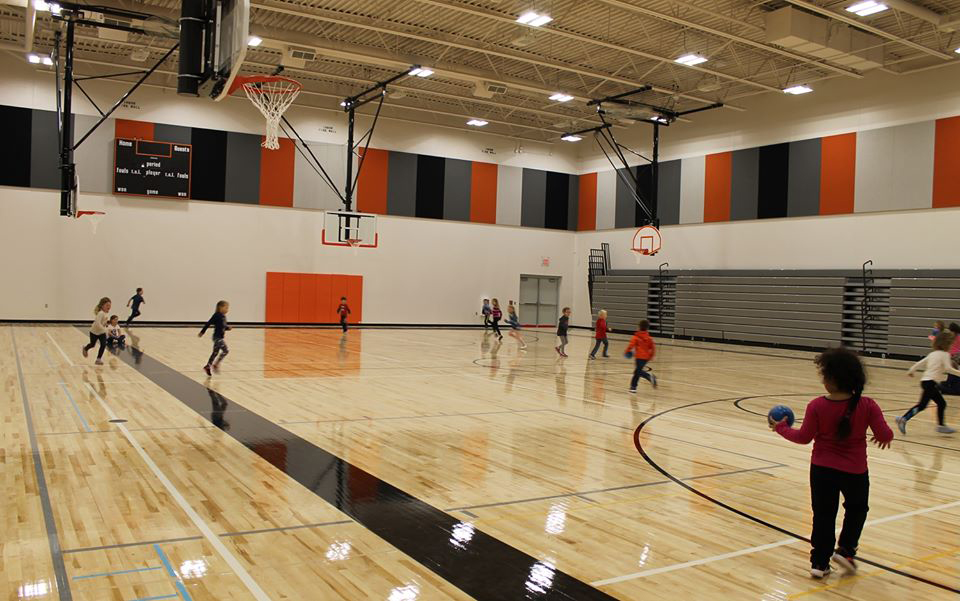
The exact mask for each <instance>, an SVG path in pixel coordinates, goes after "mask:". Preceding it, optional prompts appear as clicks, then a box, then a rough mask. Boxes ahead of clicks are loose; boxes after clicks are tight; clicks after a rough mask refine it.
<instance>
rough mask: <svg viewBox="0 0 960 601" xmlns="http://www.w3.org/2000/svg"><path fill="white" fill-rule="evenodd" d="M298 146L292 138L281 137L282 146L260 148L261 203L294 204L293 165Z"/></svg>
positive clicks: (289, 205) (279, 205) (285, 205)
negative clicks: (274, 148)
mask: <svg viewBox="0 0 960 601" xmlns="http://www.w3.org/2000/svg"><path fill="white" fill-rule="evenodd" d="M294 152H296V148H295V147H294V145H293V141H292V140H290V138H280V148H278V149H276V150H269V149H267V148H263V147H261V148H260V204H262V205H270V206H274V207H292V206H293V165H294Z"/></svg>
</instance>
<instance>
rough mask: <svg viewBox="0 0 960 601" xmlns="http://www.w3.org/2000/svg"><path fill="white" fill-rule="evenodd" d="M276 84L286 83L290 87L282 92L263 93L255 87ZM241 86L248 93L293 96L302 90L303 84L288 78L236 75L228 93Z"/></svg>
mask: <svg viewBox="0 0 960 601" xmlns="http://www.w3.org/2000/svg"><path fill="white" fill-rule="evenodd" d="M276 82H283V83H287V84H290V86H291V87H289V88H287V89H284V90H270V91H269V92H265V91H264V90H262V89H260V88H258V87H256V84H258V83H276ZM241 86H243V87H244V88H246V89H247V90H249V91H250V92H255V93H257V94H264V93H269V94H295V93H298V92H300V90H302V89H303V84H302V83H300V82H299V81H297V80H296V79H290V78H289V77H283V76H281V75H238V76H236V77H234V78H233V85H231V86H230V93H231V94H233V93H234V92H236V91H237V89H239V88H240V87H241Z"/></svg>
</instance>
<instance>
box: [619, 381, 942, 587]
mask: <svg viewBox="0 0 960 601" xmlns="http://www.w3.org/2000/svg"><path fill="white" fill-rule="evenodd" d="M766 396H770V395H756V396H748V397H741V398H739V399H736V400H734V399H712V400H709V401H698V402H696V403H688V404H686V405H680V406H677V407H673V408H671V409H665V410H663V411H661V412H659V413H655V414H653V415H651V416H650V417H648V418H647V419H645V420H643V422H641V423H640V425H639V426H637V429H636V430H634V432H633V444H634V446H635V447H636V448H637V451H638V452H639V453H640V455H641V456H642V457H643V459H644V460H645V461H646V462H647V463H648V464H650V467H652V468H654V469H655V470H657V471H658V472H660V473H661V474H663V475H664V476H666V477H667V478H669V479H670V480H672V481H673V482H674V483H676V484H679V485H680V486H682V487H683V488H685V489H687V490H688V491H690V492H692V493H693V494H695V495H697V496H698V497H701V498H702V499H706V500H707V501H710V502H711V503H713V504H714V505H717V506H719V507H722V508H724V509H726V510H727V511H730V512H733V513H735V514H737V515H739V516H740V517H743V518H746V519H748V520H750V521H751V522H754V523H756V524H760V525H761V526H766V527H767V528H770V529H771V530H775V531H777V532H780V533H782V534H786V535H787V536H792V537H793V538H796V539H798V540H802V541H805V542H807V543H809V542H810V539H809V538H807V537H805V536H803V535H800V534H797V533H796V532H791V531H790V530H787V529H786V528H782V527H780V526H777V525H776V524H771V523H770V522H768V521H766V520H764V519H762V518H758V517H757V516H755V515H752V514H749V513H747V512H746V511H743V510H742V509H737V508H736V507H733V506H732V505H728V504H727V503H724V502H723V501H721V500H719V499H716V498H714V497H711V496H710V495H708V494H707V493H705V492H703V491H701V490H699V489H696V488H694V487H693V486H690V485H689V484H687V483H686V482H684V481H683V480H681V479H680V478H677V477H676V476H674V475H673V474H671V473H670V472H668V471H667V470H665V469H664V468H662V467H660V465H659V464H658V463H657V462H656V461H654V460H653V458H652V457H650V456H649V455H648V454H647V452H646V450H644V448H643V445H642V444H640V433H641V432H642V431H643V428H644V427H645V426H646V425H647V424H649V423H650V422H652V421H653V420H655V419H656V418H658V417H660V416H661V415H665V414H667V413H672V412H674V411H679V410H681V409H689V408H690V407H699V406H701V405H707V404H710V403H720V402H724V401H727V402H729V401H734V402H738V401H745V400H748V399H757V398H764V397H766ZM773 396H786V395H782V394H781V395H773ZM857 561H859V562H860V563H864V564H867V565H871V566H873V567H875V568H880V569H881V570H884V571H886V572H890V573H891V574H896V575H898V576H903V577H904V578H909V579H911V580H915V581H917V582H922V583H923V584H929V585H930V586H933V587H936V588H939V589H942V590H945V591H949V592H951V593H960V589H957V588H955V587H952V586H950V585H948V584H943V583H940V582H937V581H935V580H930V579H928V578H924V577H923V576H918V575H917V574H911V573H910V572H906V571H904V570H901V569H899V568H896V567H893V566H888V565H886V564H882V563H880V562H878V561H875V560H873V559H869V558H866V557H863V556H860V555H858V556H857Z"/></svg>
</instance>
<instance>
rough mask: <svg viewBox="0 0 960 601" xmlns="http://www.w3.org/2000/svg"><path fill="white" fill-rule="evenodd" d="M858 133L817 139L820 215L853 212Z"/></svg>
mask: <svg viewBox="0 0 960 601" xmlns="http://www.w3.org/2000/svg"><path fill="white" fill-rule="evenodd" d="M856 172H857V134H855V133H853V134H841V135H839V136H827V137H825V138H821V139H820V214H821V215H844V214H847V213H853V199H854V196H853V195H854V191H855V187H856Z"/></svg>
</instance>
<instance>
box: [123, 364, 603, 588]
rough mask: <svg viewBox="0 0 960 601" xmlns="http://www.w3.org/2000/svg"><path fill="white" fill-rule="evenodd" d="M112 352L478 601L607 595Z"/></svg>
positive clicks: (197, 389) (181, 378)
mask: <svg viewBox="0 0 960 601" xmlns="http://www.w3.org/2000/svg"><path fill="white" fill-rule="evenodd" d="M118 356H119V357H121V358H122V359H123V361H124V362H126V363H127V364H128V365H130V366H131V367H133V368H134V369H136V370H138V371H140V372H141V373H142V374H143V375H144V376H145V377H146V378H147V379H149V380H150V381H152V382H153V383H155V384H157V385H158V386H160V387H161V388H162V389H164V390H165V391H167V392H168V393H170V394H171V395H172V396H173V397H174V398H176V399H178V400H179V401H180V402H182V403H183V404H184V405H186V406H187V407H189V408H190V409H193V410H194V411H195V412H196V413H197V414H199V415H200V416H202V417H203V418H204V419H207V420H209V421H210V422H211V423H213V424H214V425H218V426H223V427H224V431H225V432H226V433H227V434H228V435H230V436H231V437H233V438H234V439H235V440H236V441H237V442H239V443H241V444H243V445H244V446H246V447H247V448H248V449H250V450H251V451H253V452H254V453H257V454H258V455H259V456H260V457H262V458H263V459H265V460H266V461H268V462H269V463H271V464H272V465H273V466H274V467H276V468H278V469H280V470H281V471H283V472H284V473H286V474H287V475H288V476H290V477H291V478H293V479H294V480H296V481H297V482H299V483H300V484H302V485H303V486H304V487H306V488H307V489H308V490H310V491H311V492H313V493H314V494H316V495H317V496H318V497H319V498H321V499H323V500H324V501H326V502H327V503H329V504H330V505H332V506H334V507H336V508H337V509H339V510H340V511H342V512H343V513H345V514H346V515H347V516H349V517H350V518H352V519H354V520H356V521H357V522H358V523H360V524H361V525H362V526H364V527H365V528H367V529H368V530H370V531H371V532H373V533H374V534H376V535H377V536H379V537H380V538H382V539H383V540H385V541H387V542H388V543H390V544H391V545H393V546H394V547H396V548H397V549H399V550H400V551H402V552H403V553H405V554H407V555H408V556H409V557H411V558H412V559H414V560H415V561H417V562H418V563H419V564H420V565H422V566H423V567H425V568H427V569H428V570H430V571H432V572H433V573H435V574H436V575H437V576H439V577H440V578H442V579H444V580H446V581H447V582H449V583H450V584H452V585H453V586H455V587H457V588H458V589H460V590H461V591H463V592H464V593H466V594H468V595H470V596H471V597H473V598H475V599H477V600H478V601H501V600H502V601H520V600H525V599H538V600H541V599H542V600H548V599H549V600H557V601H559V600H576V601H613V600H614V597H611V596H610V595H608V594H606V593H604V592H602V591H599V590H597V589H595V588H593V587H592V586H590V585H589V584H587V583H585V582H583V581H581V580H578V579H576V578H574V577H573V576H570V575H569V574H566V573H565V572H562V571H560V570H557V569H555V568H554V567H553V566H552V565H551V564H550V563H549V562H544V561H539V560H537V559H536V558H534V557H532V556H530V555H527V554H526V553H524V552H522V551H520V550H518V549H516V548H514V547H512V546H510V545H508V544H506V543H504V542H503V541H500V540H498V539H496V538H494V537H492V536H490V535H488V534H486V533H484V532H482V531H480V530H474V531H473V535H472V537H471V538H470V539H469V540H468V541H463V540H462V539H463V538H464V537H463V536H462V534H461V531H462V528H463V527H462V522H461V520H458V519H457V518H455V517H453V516H451V515H449V514H447V513H445V512H443V511H441V510H440V509H437V508H435V507H433V506H431V505H429V504H427V503H425V502H423V501H421V500H420V499H417V498H416V497H414V496H413V495H410V494H408V493H406V492H404V491H402V490H400V489H399V488H397V487H395V486H393V485H391V484H389V483H387V482H385V481H383V480H381V479H379V478H378V477H376V476H375V475H373V474H371V473H369V472H367V471H365V470H362V469H360V468H359V467H357V466H355V465H352V464H350V463H349V462H347V461H345V460H343V459H341V458H340V457H337V456H336V455H334V454H333V453H330V452H329V451H326V450H324V449H322V448H320V447H318V446H316V445H315V444H313V443H311V442H309V441H308V440H306V439H303V438H301V437H299V436H297V435H296V434H294V433H292V432H290V431H289V430H286V429H284V428H282V427H281V426H279V425H278V424H276V423H274V422H271V421H269V420H267V419H265V418H263V417H261V416H259V415H257V414H256V413H253V412H250V411H246V410H244V411H240V412H238V413H237V414H235V415H231V416H229V417H230V421H229V427H227V425H228V424H226V423H225V422H224V410H225V409H226V408H227V407H229V406H231V405H233V406H234V407H235V408H241V409H242V406H240V405H238V404H237V403H236V402H234V401H232V400H230V399H228V398H226V397H224V396H223V395H221V394H220V393H218V392H216V391H214V390H210V389H209V388H207V387H206V386H204V385H203V384H200V383H198V382H196V381H194V380H192V379H190V378H188V377H187V376H185V375H183V374H182V373H180V372H178V371H175V370H173V369H171V368H169V367H167V366H166V365H164V364H163V363H160V362H159V361H157V360H155V359H153V358H152V357H150V356H149V355H147V354H146V353H143V352H139V351H136V352H134V351H132V350H128V351H127V352H124V353H121V354H120V355H118ZM458 527H459V528H458ZM455 532H457V536H454V533H455Z"/></svg>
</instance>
